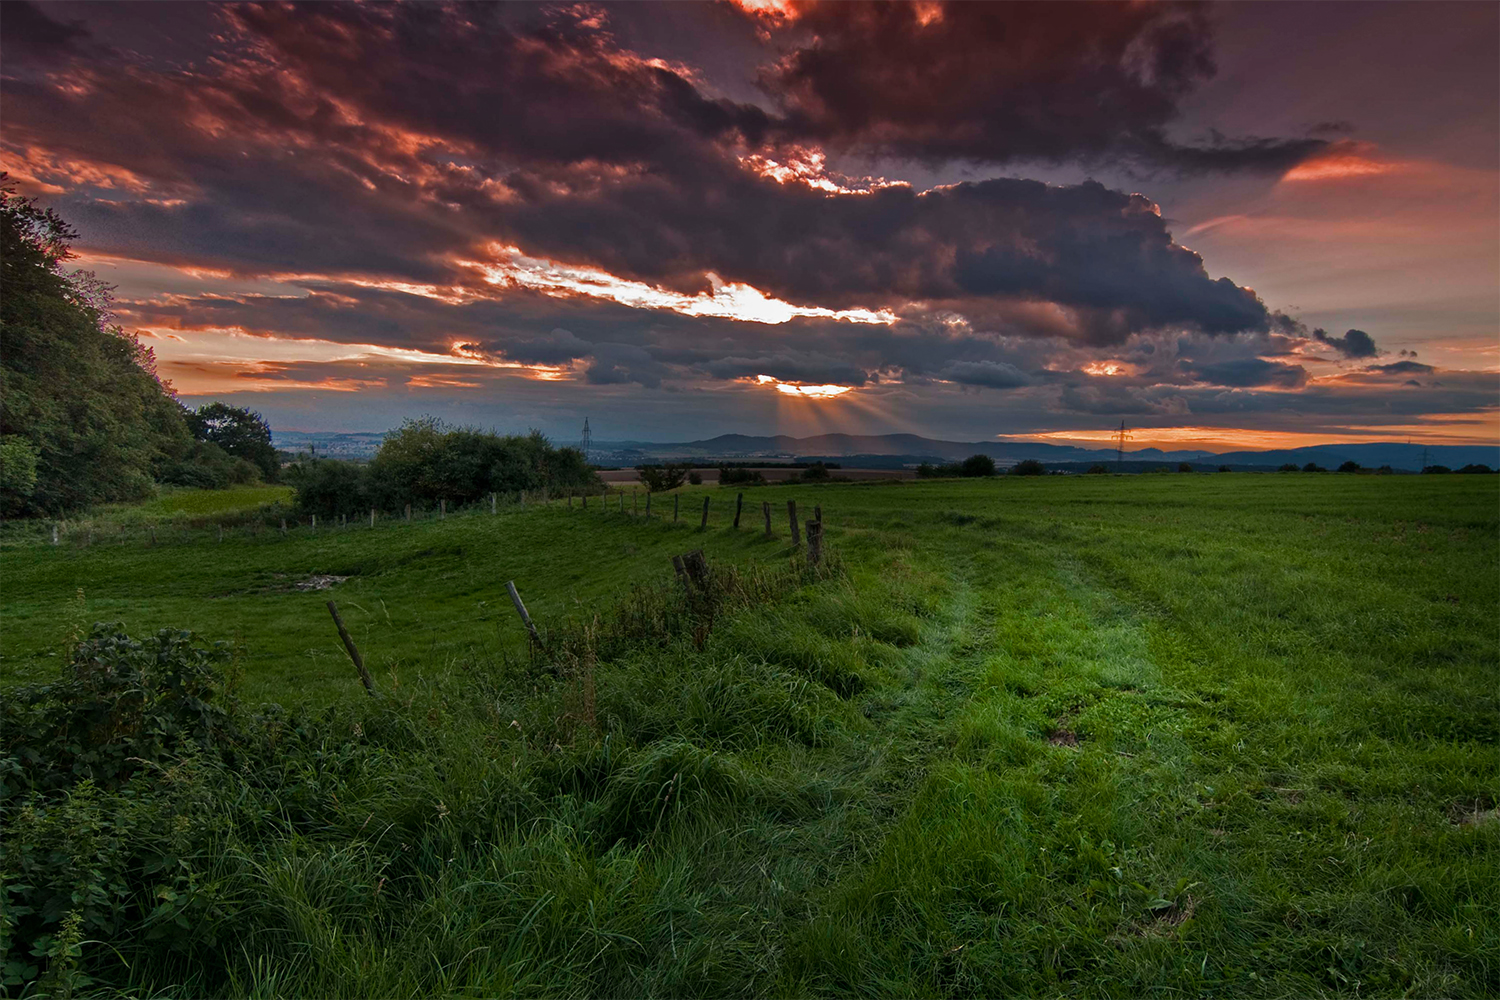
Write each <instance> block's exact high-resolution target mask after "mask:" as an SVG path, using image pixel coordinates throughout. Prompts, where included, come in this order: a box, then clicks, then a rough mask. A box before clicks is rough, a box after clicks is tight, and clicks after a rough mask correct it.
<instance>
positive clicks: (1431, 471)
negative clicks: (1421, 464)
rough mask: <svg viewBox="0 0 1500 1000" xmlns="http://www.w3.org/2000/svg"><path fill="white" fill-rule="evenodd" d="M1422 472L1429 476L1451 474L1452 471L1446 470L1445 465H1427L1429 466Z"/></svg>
mask: <svg viewBox="0 0 1500 1000" xmlns="http://www.w3.org/2000/svg"><path fill="white" fill-rule="evenodd" d="M1422 471H1423V472H1424V473H1425V474H1427V475H1429V476H1431V475H1444V474H1446V473H1449V472H1452V471H1453V470H1452V469H1450V468H1448V467H1447V466H1446V465H1429V466H1427V468H1425V469H1423V470H1422Z"/></svg>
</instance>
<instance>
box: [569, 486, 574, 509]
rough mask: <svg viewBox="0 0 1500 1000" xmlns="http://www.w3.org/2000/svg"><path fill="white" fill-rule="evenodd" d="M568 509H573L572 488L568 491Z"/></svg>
mask: <svg viewBox="0 0 1500 1000" xmlns="http://www.w3.org/2000/svg"><path fill="white" fill-rule="evenodd" d="M568 509H569V510H572V509H573V491H572V490H569V491H568Z"/></svg>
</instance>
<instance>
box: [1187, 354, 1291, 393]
mask: <svg viewBox="0 0 1500 1000" xmlns="http://www.w3.org/2000/svg"><path fill="white" fill-rule="evenodd" d="M1183 370H1184V371H1185V372H1186V373H1187V374H1188V375H1190V376H1192V377H1193V378H1194V379H1196V380H1197V381H1199V382H1207V383H1209V384H1211V385H1222V386H1230V387H1232V388H1239V389H1246V388H1276V389H1300V388H1301V387H1302V386H1304V385H1306V384H1307V369H1306V368H1303V367H1302V366H1301V365H1288V364H1283V363H1282V362H1280V361H1266V360H1264V359H1262V358H1244V359H1241V360H1238V361H1220V362H1214V363H1211V364H1193V363H1191V362H1187V363H1184V365H1183Z"/></svg>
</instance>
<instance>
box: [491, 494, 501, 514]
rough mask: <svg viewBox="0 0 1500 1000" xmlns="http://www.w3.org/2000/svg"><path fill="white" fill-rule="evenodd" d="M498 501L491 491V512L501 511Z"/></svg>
mask: <svg viewBox="0 0 1500 1000" xmlns="http://www.w3.org/2000/svg"><path fill="white" fill-rule="evenodd" d="M497 503H498V501H497V500H496V499H495V494H493V493H491V494H490V513H491V514H498V513H499V512H500V508H499V507H498V506H497Z"/></svg>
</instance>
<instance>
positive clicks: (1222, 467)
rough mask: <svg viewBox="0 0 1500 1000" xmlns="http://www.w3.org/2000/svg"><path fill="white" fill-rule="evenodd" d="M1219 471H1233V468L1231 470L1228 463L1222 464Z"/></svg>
mask: <svg viewBox="0 0 1500 1000" xmlns="http://www.w3.org/2000/svg"><path fill="white" fill-rule="evenodd" d="M1219 471H1220V472H1231V471H1233V470H1231V469H1230V468H1229V466H1227V465H1221V466H1219Z"/></svg>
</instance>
